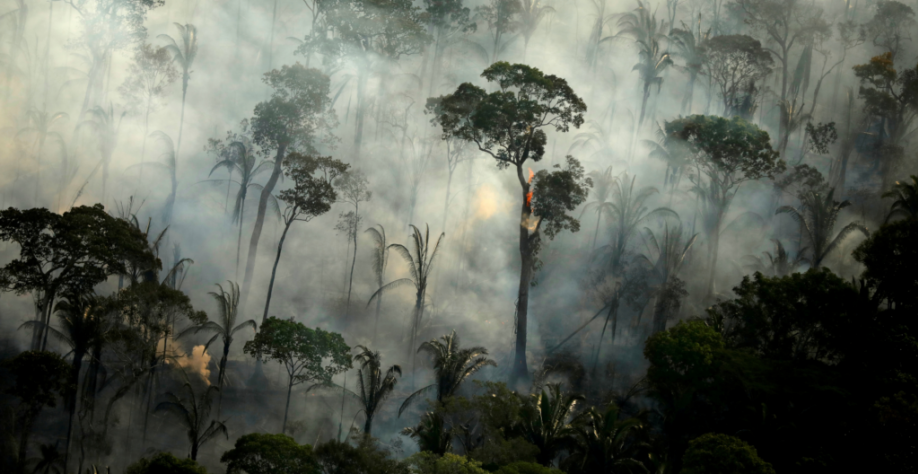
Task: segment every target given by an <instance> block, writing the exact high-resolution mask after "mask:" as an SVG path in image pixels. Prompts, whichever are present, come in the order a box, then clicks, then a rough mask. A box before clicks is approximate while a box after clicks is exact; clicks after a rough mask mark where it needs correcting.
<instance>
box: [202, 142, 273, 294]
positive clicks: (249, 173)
mask: <svg viewBox="0 0 918 474" xmlns="http://www.w3.org/2000/svg"><path fill="white" fill-rule="evenodd" d="M247 142H248V140H243V141H233V142H230V144H229V145H227V146H226V148H225V149H223V150H221V152H220V158H222V159H221V160H220V161H218V162H217V164H215V165H214V167H213V168H211V170H210V174H208V176H211V175H213V174H214V171H217V170H218V169H219V168H226V169H227V171H229V174H230V177H229V178H227V179H225V180H222V179H212V180H208V181H211V182H214V183H215V184H216V183H223V182H226V183H227V193H229V185H230V184H233V183H235V184H236V185H238V186H239V190H238V191H237V192H236V203H235V205H234V206H233V223H234V224H236V225H237V226H238V227H239V233H238V236H237V237H236V276H237V277H238V276H239V258H240V257H239V255H240V252H241V250H242V219H243V216H244V214H245V199H246V196H247V195H248V191H249V188H254V189H257V190H261V188H262V185H260V184H258V183H255V182H254V180H255V178H256V177H257V176H258V175H260V174H262V173H264V172H266V171H271V168H272V167H273V166H274V162H273V161H271V160H262V162H261V163H260V164H259V165H258V166H256V165H255V154H254V153H251V152H250V150H251V149H252V144H251V143H247ZM233 173H238V174H239V180H238V181H235V180H233V179H232V176H233Z"/></svg>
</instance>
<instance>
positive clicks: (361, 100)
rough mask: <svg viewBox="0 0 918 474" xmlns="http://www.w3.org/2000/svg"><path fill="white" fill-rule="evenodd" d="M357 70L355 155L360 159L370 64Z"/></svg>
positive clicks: (362, 65) (363, 65)
mask: <svg viewBox="0 0 918 474" xmlns="http://www.w3.org/2000/svg"><path fill="white" fill-rule="evenodd" d="M358 68H359V69H358V70H357V110H356V114H354V115H355V116H356V117H355V119H356V120H355V122H356V130H355V132H354V156H355V158H356V159H358V160H359V159H360V146H361V143H362V142H363V119H364V115H365V112H366V95H367V81H368V80H369V76H370V71H369V65H367V64H361V65H360V66H358Z"/></svg>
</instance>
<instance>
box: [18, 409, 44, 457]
mask: <svg viewBox="0 0 918 474" xmlns="http://www.w3.org/2000/svg"><path fill="white" fill-rule="evenodd" d="M31 411H32V410H30V409H29V410H27V412H26V415H25V419H24V420H23V421H22V433H20V434H19V466H20V467H21V468H23V469H24V468H25V465H26V461H27V460H28V459H29V458H28V456H29V436H30V435H31V434H32V425H34V424H35V419H36V418H38V413H39V412H40V411H39V412H36V413H34V414H33V413H29V412H31Z"/></svg>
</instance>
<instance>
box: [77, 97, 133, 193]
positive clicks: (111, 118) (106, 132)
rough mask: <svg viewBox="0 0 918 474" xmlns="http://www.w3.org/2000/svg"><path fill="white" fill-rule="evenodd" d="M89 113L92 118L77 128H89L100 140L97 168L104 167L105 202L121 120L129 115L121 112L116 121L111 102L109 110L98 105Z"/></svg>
mask: <svg viewBox="0 0 918 474" xmlns="http://www.w3.org/2000/svg"><path fill="white" fill-rule="evenodd" d="M87 113H88V114H89V115H90V119H88V120H84V121H83V122H81V123H80V124H79V125H77V130H78V131H79V130H81V129H82V128H83V127H87V128H89V129H90V131H91V132H92V133H93V135H95V137H96V141H97V142H98V145H99V155H101V159H100V160H99V164H98V165H96V168H98V167H99V166H101V167H102V202H105V188H106V184H107V183H108V166H109V165H110V164H111V161H112V155H113V154H114V153H115V146H117V144H118V132H119V130H120V129H121V120H122V119H123V118H124V116H125V115H127V112H126V111H125V112H122V113H121V116H120V117H119V118H118V120H117V123H116V121H115V108H114V106H113V105H111V104H110V105H109V106H108V111H106V110H105V109H103V108H102V107H99V106H96V107H93V108H92V109H90V110H89V112H87Z"/></svg>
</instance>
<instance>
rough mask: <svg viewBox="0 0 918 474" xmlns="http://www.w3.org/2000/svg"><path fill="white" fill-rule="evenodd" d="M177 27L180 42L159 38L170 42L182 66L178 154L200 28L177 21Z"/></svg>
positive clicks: (163, 37)
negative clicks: (183, 24) (186, 98)
mask: <svg viewBox="0 0 918 474" xmlns="http://www.w3.org/2000/svg"><path fill="white" fill-rule="evenodd" d="M175 27H176V28H178V31H179V41H180V42H177V41H175V39H173V38H172V37H171V36H169V35H165V34H162V35H159V36H158V38H161V39H164V40H167V41H168V42H169V44H167V45H166V49H168V50H169V52H170V53H172V59H173V60H174V61H175V62H177V63H178V64H179V67H180V68H182V112H181V115H180V116H179V133H178V144H177V146H176V147H175V154H176V156H178V154H179V151H180V150H181V148H182V129H183V128H184V127H185V97H186V96H187V94H188V80H189V79H191V72H192V71H191V67H192V66H193V65H194V60H195V57H197V55H198V29H197V28H195V26H194V25H192V24H190V23H189V24H187V25H185V26H182V25H180V24H178V23H175Z"/></svg>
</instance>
